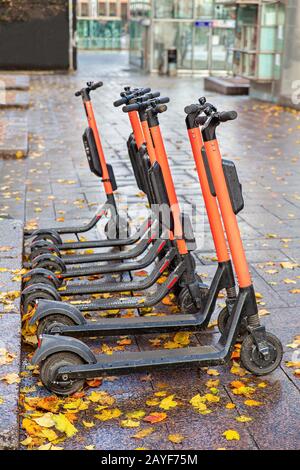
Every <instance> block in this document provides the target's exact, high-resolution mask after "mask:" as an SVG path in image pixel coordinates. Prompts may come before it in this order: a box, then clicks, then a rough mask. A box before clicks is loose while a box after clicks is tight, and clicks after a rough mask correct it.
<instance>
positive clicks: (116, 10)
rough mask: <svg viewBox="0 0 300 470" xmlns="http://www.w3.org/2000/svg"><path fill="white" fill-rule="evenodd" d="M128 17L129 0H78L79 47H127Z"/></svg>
mask: <svg viewBox="0 0 300 470" xmlns="http://www.w3.org/2000/svg"><path fill="white" fill-rule="evenodd" d="M128 18H129V1H128V0H102V1H99V0H78V2H77V44H78V47H79V48H81V49H122V48H127V32H128Z"/></svg>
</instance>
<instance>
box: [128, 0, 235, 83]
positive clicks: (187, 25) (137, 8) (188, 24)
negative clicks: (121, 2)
mask: <svg viewBox="0 0 300 470" xmlns="http://www.w3.org/2000/svg"><path fill="white" fill-rule="evenodd" d="M235 27H236V5H235V2H232V1H227V2H226V1H218V0H185V1H181V0H137V1H135V0H132V1H131V2H130V62H131V63H132V64H134V65H136V66H139V67H141V68H143V69H144V70H145V71H150V72H159V73H166V72H167V71H168V67H169V65H168V64H169V62H170V61H172V60H173V62H174V61H175V62H176V70H177V72H178V73H189V74H191V73H197V74H198V73H202V74H204V75H207V74H208V73H216V74H224V73H229V72H230V71H231V69H232V60H233V46H234V38H235ZM172 51H173V52H172ZM174 51H176V52H174ZM175 56H176V57H175Z"/></svg>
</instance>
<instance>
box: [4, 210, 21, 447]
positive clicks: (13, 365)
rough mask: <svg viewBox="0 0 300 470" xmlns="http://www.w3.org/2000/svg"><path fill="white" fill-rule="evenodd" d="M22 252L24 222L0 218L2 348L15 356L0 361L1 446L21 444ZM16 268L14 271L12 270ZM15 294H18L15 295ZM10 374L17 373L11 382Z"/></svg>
mask: <svg viewBox="0 0 300 470" xmlns="http://www.w3.org/2000/svg"><path fill="white" fill-rule="evenodd" d="M22 252H23V224H22V222H20V221H16V220H9V219H6V220H5V219H2V220H0V295H1V298H0V349H1V350H5V351H7V352H8V353H9V354H11V355H12V358H13V360H12V361H11V362H9V363H8V364H3V365H0V397H1V399H2V400H3V403H2V404H1V419H0V449H17V448H18V445H19V420H18V404H19V384H18V377H19V373H20V356H21V316H20V291H21V279H20V270H21V268H22ZM13 271H14V272H13ZM15 297H16V298H15ZM7 374H15V377H16V378H17V380H16V381H15V380H14V379H13V381H12V383H11V384H8V383H7V382H6V381H5V377H6V376H7Z"/></svg>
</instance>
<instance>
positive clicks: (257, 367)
mask: <svg viewBox="0 0 300 470" xmlns="http://www.w3.org/2000/svg"><path fill="white" fill-rule="evenodd" d="M266 340H267V342H268V344H269V346H270V347H271V352H270V358H269V360H268V361H266V360H264V358H263V357H262V356H261V355H260V354H259V352H258V350H257V346H256V344H255V342H254V339H253V336H251V335H248V336H246V338H245V339H244V341H243V342H242V347H241V364H242V366H243V367H244V368H245V369H247V370H248V371H249V372H251V373H252V374H254V375H267V374H270V373H271V372H273V371H274V370H275V369H277V367H278V366H279V365H280V363H281V360H282V356H283V349H282V344H281V342H280V341H279V339H278V338H277V337H276V336H275V335H273V334H272V333H268V332H267V333H266Z"/></svg>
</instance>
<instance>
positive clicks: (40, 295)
mask: <svg viewBox="0 0 300 470" xmlns="http://www.w3.org/2000/svg"><path fill="white" fill-rule="evenodd" d="M39 299H45V300H56V299H55V298H54V297H53V296H52V295H51V294H49V292H43V291H36V292H33V293H32V294H29V295H26V296H25V298H24V299H23V301H22V310H23V313H24V314H26V313H27V312H28V307H29V306H32V307H34V306H35V302H36V300H39Z"/></svg>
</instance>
